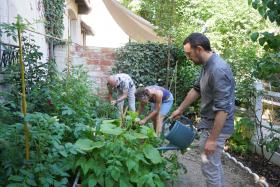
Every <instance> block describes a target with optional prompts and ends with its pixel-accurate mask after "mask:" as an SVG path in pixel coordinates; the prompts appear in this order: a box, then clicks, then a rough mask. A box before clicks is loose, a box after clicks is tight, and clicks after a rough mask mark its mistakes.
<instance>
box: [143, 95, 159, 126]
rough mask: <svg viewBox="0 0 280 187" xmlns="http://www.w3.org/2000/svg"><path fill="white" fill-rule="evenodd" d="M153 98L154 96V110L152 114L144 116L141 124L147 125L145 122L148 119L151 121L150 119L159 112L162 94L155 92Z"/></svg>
mask: <svg viewBox="0 0 280 187" xmlns="http://www.w3.org/2000/svg"><path fill="white" fill-rule="evenodd" d="M155 96H156V101H155V102H156V103H155V108H154V110H153V111H152V112H150V113H149V115H148V116H146V117H145V118H144V119H143V120H141V121H142V122H141V123H143V124H145V123H147V121H148V120H149V119H151V118H152V117H154V116H155V115H157V114H158V113H159V111H160V106H161V103H162V96H163V94H162V92H159V91H157V92H156V95H155Z"/></svg>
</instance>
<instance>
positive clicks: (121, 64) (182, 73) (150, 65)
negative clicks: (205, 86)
mask: <svg viewBox="0 0 280 187" xmlns="http://www.w3.org/2000/svg"><path fill="white" fill-rule="evenodd" d="M169 50H170V68H169V70H167V61H168V51H169ZM176 63H177V72H176ZM114 71H115V72H122V73H127V74H129V75H130V76H131V77H132V78H133V80H134V81H135V84H136V86H139V85H140V84H142V85H144V86H149V85H155V84H156V85H159V86H163V87H166V88H168V89H170V90H171V92H172V93H173V95H174V97H175V98H176V102H177V103H178V104H179V103H181V102H182V101H183V99H184V98H185V96H186V93H187V91H189V90H190V88H191V87H192V85H193V83H194V81H195V79H196V78H197V76H198V75H199V68H197V67H195V66H194V65H193V64H192V63H191V62H190V61H186V57H185V55H184V52H183V50H182V49H179V48H177V47H175V46H173V45H166V44H156V43H146V44H139V43H138V44H137V43H128V44H126V45H125V46H124V47H122V48H120V49H118V50H117V52H116V69H114ZM168 75H169V76H168ZM175 86H176V89H175ZM177 98H178V99H177Z"/></svg>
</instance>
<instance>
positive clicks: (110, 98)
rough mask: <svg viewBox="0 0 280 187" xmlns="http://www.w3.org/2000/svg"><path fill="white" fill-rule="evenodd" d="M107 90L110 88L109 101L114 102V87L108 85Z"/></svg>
mask: <svg viewBox="0 0 280 187" xmlns="http://www.w3.org/2000/svg"><path fill="white" fill-rule="evenodd" d="M107 88H108V91H109V93H108V97H109V101H112V100H113V91H112V87H111V86H110V85H109V84H107Z"/></svg>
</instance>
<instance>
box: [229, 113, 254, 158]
mask: <svg viewBox="0 0 280 187" xmlns="http://www.w3.org/2000/svg"><path fill="white" fill-rule="evenodd" d="M234 127H235V131H234V133H233V135H232V136H231V137H230V139H229V140H228V143H227V144H228V146H229V148H230V150H231V151H233V152H235V153H239V154H248V153H249V152H250V148H251V145H252V143H251V138H252V136H253V134H254V129H255V127H254V122H253V121H252V120H250V119H249V118H246V117H244V118H240V119H238V120H236V121H235V124H234Z"/></svg>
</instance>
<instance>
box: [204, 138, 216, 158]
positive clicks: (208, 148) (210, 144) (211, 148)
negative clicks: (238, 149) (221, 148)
mask: <svg viewBox="0 0 280 187" xmlns="http://www.w3.org/2000/svg"><path fill="white" fill-rule="evenodd" d="M216 147H217V144H216V141H215V140H211V139H209V138H208V139H207V140H206V143H205V145H204V152H205V154H206V155H207V156H208V155H211V154H213V153H214V152H215V150H216Z"/></svg>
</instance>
